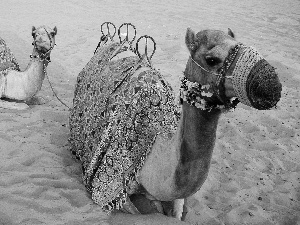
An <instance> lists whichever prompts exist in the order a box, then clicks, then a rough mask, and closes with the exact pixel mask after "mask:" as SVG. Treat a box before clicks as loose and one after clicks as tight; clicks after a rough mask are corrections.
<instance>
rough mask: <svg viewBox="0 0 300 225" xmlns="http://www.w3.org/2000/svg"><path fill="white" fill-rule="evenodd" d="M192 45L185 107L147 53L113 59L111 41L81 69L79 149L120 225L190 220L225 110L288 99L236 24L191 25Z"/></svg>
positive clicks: (92, 187)
mask: <svg viewBox="0 0 300 225" xmlns="http://www.w3.org/2000/svg"><path fill="white" fill-rule="evenodd" d="M185 43H186V46H187V49H188V50H189V53H190V57H189V59H188V61H187V65H186V69H185V71H184V74H183V78H182V79H181V88H180V94H179V97H178V102H179V107H178V105H176V103H175V97H174V95H173V90H172V88H171V87H170V85H169V84H168V83H167V82H166V80H165V79H164V78H163V76H162V75H161V74H160V72H158V71H157V70H155V69H154V68H153V67H152V66H149V65H148V64H147V63H143V62H144V61H143V58H141V59H139V57H137V56H135V55H134V54H132V56H129V57H128V56H127V57H125V58H121V57H120V58H118V59H115V58H112V59H111V57H110V56H111V55H112V54H113V53H115V51H116V49H118V46H120V44H119V43H107V44H105V45H102V47H101V48H99V49H97V50H96V52H95V54H94V56H93V57H92V59H91V60H90V61H89V62H88V64H87V65H86V66H85V67H84V69H83V70H82V71H81V72H80V73H79V75H78V78H77V84H76V89H75V94H74V100H73V103H74V105H73V108H72V110H71V113H70V139H69V142H70V145H71V152H72V154H73V155H74V156H75V158H76V159H78V160H79V161H80V162H81V163H82V168H83V181H84V183H85V186H86V188H87V190H88V191H89V192H90V193H91V197H92V199H93V200H94V202H95V203H97V204H99V205H100V206H101V207H102V208H103V210H105V211H108V212H110V213H111V214H110V215H111V217H110V223H111V224H122V225H126V224H151V225H155V224H188V223H187V222H184V221H181V220H184V214H183V206H184V199H186V198H187V197H189V196H191V195H193V194H194V193H195V192H197V191H198V190H199V189H200V188H201V186H202V184H203V183H204V181H205V180H206V177H207V175H208V172H209V167H210V161H211V158H212V153H213V149H214V145H215V141H216V131H217V125H218V120H219V118H220V116H221V114H222V113H223V112H228V111H232V110H233V109H234V108H235V107H236V105H237V104H238V103H239V102H241V103H243V104H246V105H249V106H251V107H252V108H256V109H259V110H267V109H272V108H273V107H276V104H277V102H278V101H279V99H280V97H281V90H282V86H281V83H280V81H279V79H278V76H277V73H276V72H275V69H274V68H273V67H272V66H271V65H270V64H268V63H267V61H266V60H265V59H263V57H262V56H261V55H260V54H259V53H258V52H257V51H256V50H255V49H254V48H252V47H248V46H246V45H243V44H241V43H239V42H238V41H237V40H236V39H235V36H234V34H233V32H232V31H231V30H230V29H229V31H228V33H225V32H223V31H219V30H203V31H200V32H198V33H197V34H195V32H194V31H193V30H192V29H190V28H188V29H187V32H186V38H185ZM166 216H167V217H166ZM174 217H175V218H174Z"/></svg>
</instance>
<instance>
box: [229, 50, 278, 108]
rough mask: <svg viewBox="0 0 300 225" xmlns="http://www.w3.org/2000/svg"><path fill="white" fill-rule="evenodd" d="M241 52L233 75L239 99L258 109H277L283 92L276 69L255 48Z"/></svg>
mask: <svg viewBox="0 0 300 225" xmlns="http://www.w3.org/2000/svg"><path fill="white" fill-rule="evenodd" d="M241 51H242V53H241V54H240V56H239V57H238V59H237V61H236V63H235V65H234V70H233V73H232V76H233V87H234V90H235V93H236V94H237V98H238V99H239V101H240V102H242V103H243V104H245V105H248V106H251V107H254V108H256V109H262V110H265V109H271V108H273V107H275V106H276V104H277V102H278V101H279V100H280V97H281V90H282V85H281V83H280V81H279V78H278V75H277V73H276V71H275V68H274V67H273V66H271V65H270V64H269V63H268V62H267V61H266V60H265V59H264V58H263V57H262V56H261V55H260V54H259V53H258V52H257V51H256V50H255V49H254V48H253V47H245V48H243V49H242V50H241Z"/></svg>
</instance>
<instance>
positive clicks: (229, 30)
mask: <svg viewBox="0 0 300 225" xmlns="http://www.w3.org/2000/svg"><path fill="white" fill-rule="evenodd" d="M228 35H229V36H230V37H232V38H235V35H234V33H233V31H232V30H231V29H230V28H228Z"/></svg>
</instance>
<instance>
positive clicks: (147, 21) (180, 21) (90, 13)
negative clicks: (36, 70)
mask: <svg viewBox="0 0 300 225" xmlns="http://www.w3.org/2000/svg"><path fill="white" fill-rule="evenodd" d="M105 21H111V22H113V23H115V24H116V25H117V26H119V25H121V23H123V22H131V23H133V24H134V25H135V26H136V28H137V35H138V36H141V35H144V34H148V35H150V36H152V37H153V38H154V39H155V40H156V42H157V51H156V53H155V55H154V57H153V64H154V66H155V67H156V68H157V69H160V70H161V73H162V74H163V75H164V76H165V77H166V78H167V80H168V81H169V82H170V83H171V85H172V86H173V87H174V90H175V92H177V90H178V84H179V83H178V77H179V76H180V75H181V74H182V71H183V70H184V68H185V65H186V61H187V59H188V51H187V49H186V47H185V44H184V35H185V32H186V29H187V27H191V28H192V29H193V30H195V31H200V30H202V29H207V28H209V29H220V30H224V31H227V28H228V27H230V28H231V29H232V30H233V31H234V32H235V34H236V37H237V39H238V40H239V41H241V42H243V43H244V44H247V45H251V46H255V47H256V48H257V49H258V50H259V51H260V52H261V53H262V54H263V55H264V56H265V57H266V59H267V60H269V62H270V63H271V64H272V65H273V66H275V67H276V68H277V72H278V73H279V77H280V80H281V82H282V84H283V92H282V98H281V101H280V102H279V104H278V108H277V109H276V110H270V111H258V110H254V109H251V108H249V107H246V106H243V105H241V104H239V106H238V108H237V109H236V111H235V112H233V113H227V114H224V115H223V116H222V119H221V120H220V124H219V128H218V132H217V141H216V146H215V150H214V154H213V159H212V163H211V168H210V172H209V176H208V178H207V180H206V182H205V184H204V185H203V187H202V188H201V190H200V191H199V192H197V193H196V194H195V195H193V196H191V197H190V198H189V199H188V201H187V207H188V214H187V218H186V221H188V222H189V223H191V224H209V225H221V224H226V225H233V224H236V225H241V224H253V225H259V224H263V225H296V224H300V147H299V146H300V137H299V135H300V108H299V107H300V102H299V99H300V93H299V90H300V88H299V86H300V1H299V0H284V1H279V0H264V1H261V0H251V1H250V0H240V1H234V0H227V1H222V0H215V1H208V0H198V1H197V0H185V1H178V0H165V1H161V0H152V1H149V0H144V1H138V0H123V1H121V0H119V1H117V0H115V1H109V0H64V1H60V0H43V1H41V0H26V1H24V0H9V1H4V0H2V1H1V14H0V37H2V38H3V39H4V40H5V41H6V42H7V44H8V46H9V47H10V49H11V50H12V51H13V53H14V54H15V56H16V58H17V60H18V62H19V64H20V66H21V68H22V69H25V68H26V65H27V63H28V62H29V55H30V54H31V51H32V45H31V42H32V36H31V27H32V26H33V25H34V26H36V27H37V26H40V25H47V26H50V27H54V26H57V28H58V34H57V36H56V44H57V46H55V48H54V49H53V51H52V53H51V60H52V62H51V63H50V64H49V66H48V69H47V71H48V75H49V78H50V80H51V81H52V83H53V86H54V89H55V91H56V92H57V94H58V95H59V97H60V98H61V99H62V100H63V101H64V102H65V103H66V104H67V105H69V106H70V107H71V106H72V97H73V92H74V86H75V83H76V77H77V75H78V73H79V72H80V71H81V69H82V68H83V67H84V66H85V64H86V63H87V62H88V61H89V60H90V58H91V57H92V55H93V52H94V50H95V48H96V46H97V44H98V41H99V38H100V35H101V33H100V25H101V24H102V23H103V22H105ZM38 96H41V97H43V98H44V99H45V102H46V103H45V104H43V105H31V106H30V109H28V110H24V111H16V110H5V109H0V153H1V157H0V224H1V225H16V224H20V225H25V224H28V225H35V224H36V225H37V224H47V225H96V224H107V215H106V214H105V213H103V212H102V211H101V209H100V208H99V206H98V205H96V204H94V203H93V202H92V200H91V198H90V196H89V194H88V193H87V192H86V189H85V187H84V185H83V183H82V182H81V166H80V164H78V163H77V162H76V161H74V160H73V159H72V157H71V154H70V153H69V149H68V141H67V139H68V114H69V113H68V108H67V107H65V106H64V105H62V104H61V103H60V102H59V101H58V100H57V99H56V98H55V97H54V96H53V93H52V91H51V89H50V87H49V84H48V83H47V80H45V82H44V84H43V88H42V90H41V92H39V94H38ZM162 224H163V223H162Z"/></svg>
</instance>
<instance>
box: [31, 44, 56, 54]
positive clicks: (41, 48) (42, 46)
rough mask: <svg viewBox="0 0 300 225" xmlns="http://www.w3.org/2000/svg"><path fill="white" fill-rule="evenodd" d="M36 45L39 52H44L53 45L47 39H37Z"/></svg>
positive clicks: (49, 49)
mask: <svg viewBox="0 0 300 225" xmlns="http://www.w3.org/2000/svg"><path fill="white" fill-rule="evenodd" d="M35 47H36V49H37V50H38V51H39V52H41V53H43V54H45V53H47V52H49V51H51V50H52V46H51V45H50V43H49V42H47V41H35Z"/></svg>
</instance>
